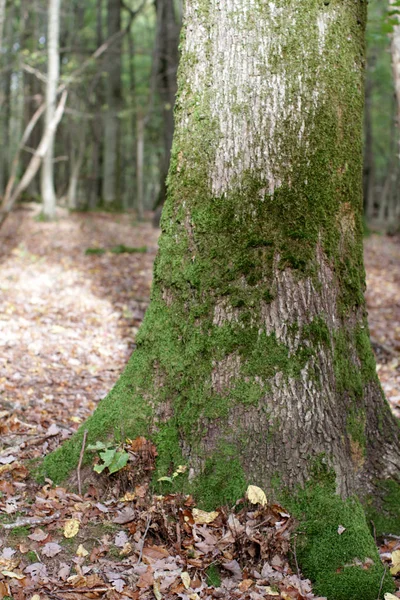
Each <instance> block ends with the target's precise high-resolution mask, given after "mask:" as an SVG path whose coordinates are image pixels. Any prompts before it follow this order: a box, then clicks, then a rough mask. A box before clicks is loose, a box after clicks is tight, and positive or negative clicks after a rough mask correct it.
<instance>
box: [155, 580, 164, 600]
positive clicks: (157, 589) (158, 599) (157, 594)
mask: <svg viewBox="0 0 400 600" xmlns="http://www.w3.org/2000/svg"><path fill="white" fill-rule="evenodd" d="M153 594H154V596H155V597H156V600H162V594H161V592H160V584H159V583H158V581H157V579H155V580H154V583H153Z"/></svg>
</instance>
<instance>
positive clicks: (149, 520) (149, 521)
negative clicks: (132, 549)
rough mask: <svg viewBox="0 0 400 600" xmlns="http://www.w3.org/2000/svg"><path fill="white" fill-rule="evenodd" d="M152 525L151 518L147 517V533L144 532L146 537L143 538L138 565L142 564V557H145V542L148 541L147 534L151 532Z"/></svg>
mask: <svg viewBox="0 0 400 600" xmlns="http://www.w3.org/2000/svg"><path fill="white" fill-rule="evenodd" d="M150 523H151V518H150V517H147V523H146V529H145V532H144V535H143V538H142V544H141V547H140V553H139V558H138V561H137V564H138V565H140V563H141V562H142V555H143V550H144V542H145V540H146V535H147V532H148V531H149V527H150Z"/></svg>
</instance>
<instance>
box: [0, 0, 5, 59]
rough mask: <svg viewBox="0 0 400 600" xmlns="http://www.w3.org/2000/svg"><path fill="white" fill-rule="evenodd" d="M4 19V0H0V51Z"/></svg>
mask: <svg viewBox="0 0 400 600" xmlns="http://www.w3.org/2000/svg"><path fill="white" fill-rule="evenodd" d="M5 21H6V0H0V51H2V50H3V33H4V23H5Z"/></svg>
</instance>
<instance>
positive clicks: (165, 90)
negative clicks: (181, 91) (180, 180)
mask: <svg viewBox="0 0 400 600" xmlns="http://www.w3.org/2000/svg"><path fill="white" fill-rule="evenodd" d="M155 5H156V11H157V31H156V52H155V60H156V65H157V66H156V72H157V88H158V92H159V94H160V98H161V101H162V108H163V142H164V152H163V155H162V157H161V161H160V192H159V194H158V198H157V202H156V205H157V207H158V206H162V205H163V204H164V202H165V198H166V178H167V174H168V169H169V162H170V158H171V147H172V137H173V134H174V105H175V95H176V86H177V82H176V74H177V70H178V42H179V31H180V25H181V24H180V23H179V21H178V20H177V18H176V15H175V6H174V0H156V1H155Z"/></svg>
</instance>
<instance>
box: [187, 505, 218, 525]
mask: <svg viewBox="0 0 400 600" xmlns="http://www.w3.org/2000/svg"><path fill="white" fill-rule="evenodd" d="M192 514H193V519H194V522H195V523H196V525H204V524H205V523H212V522H213V521H215V519H216V518H217V517H218V515H219V513H218V512H217V511H216V510H213V511H212V512H206V511H205V510H200V509H199V508H194V509H193V510H192Z"/></svg>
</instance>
